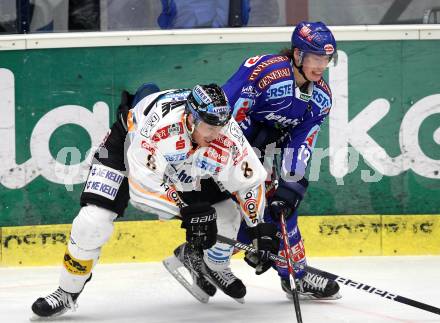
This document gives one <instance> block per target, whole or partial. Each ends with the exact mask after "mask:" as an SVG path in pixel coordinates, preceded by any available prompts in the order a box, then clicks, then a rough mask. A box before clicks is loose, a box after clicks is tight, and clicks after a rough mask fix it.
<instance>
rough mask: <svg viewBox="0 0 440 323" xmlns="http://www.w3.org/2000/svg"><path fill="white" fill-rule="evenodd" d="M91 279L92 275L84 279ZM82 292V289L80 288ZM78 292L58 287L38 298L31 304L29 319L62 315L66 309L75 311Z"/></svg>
mask: <svg viewBox="0 0 440 323" xmlns="http://www.w3.org/2000/svg"><path fill="white" fill-rule="evenodd" d="M91 279H92V275H90V277H89V278H88V279H87V280H86V282H85V284H87V283H88V282H89V281H90V280H91ZM81 292H82V290H81ZM81 292H79V293H68V292H66V291H64V290H63V289H61V287H58V288H57V290H56V291H54V292H53V293H52V294H49V295H47V296H46V297H40V298H38V299H37V300H36V301H35V302H34V303H33V304H32V312H34V314H35V315H34V316H33V317H31V321H35V320H38V319H40V318H48V317H57V316H60V315H63V314H64V313H66V312H67V311H68V310H72V311H75V310H76V308H77V307H78V305H77V304H76V301H77V299H78V296H79V294H81Z"/></svg>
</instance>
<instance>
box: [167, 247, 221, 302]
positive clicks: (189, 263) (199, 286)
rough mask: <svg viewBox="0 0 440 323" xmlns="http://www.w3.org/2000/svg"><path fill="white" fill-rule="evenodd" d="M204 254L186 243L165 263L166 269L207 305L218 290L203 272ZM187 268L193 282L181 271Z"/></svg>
mask: <svg viewBox="0 0 440 323" xmlns="http://www.w3.org/2000/svg"><path fill="white" fill-rule="evenodd" d="M202 261H203V260H202V253H201V251H197V250H195V249H193V248H192V247H191V246H190V245H189V244H187V243H184V244H182V245H180V246H179V247H177V248H176V249H175V250H174V256H171V257H169V258H167V259H165V260H164V261H163V264H164V266H165V268H166V269H167V270H168V271H169V272H170V274H171V275H173V276H174V278H176V279H177V281H178V282H179V283H180V284H182V286H183V287H185V288H186V289H187V290H188V292H190V293H191V294H192V295H193V296H194V297H195V298H196V299H197V300H198V301H200V302H202V303H207V302H208V301H209V297H211V296H214V295H215V293H216V291H217V289H216V288H215V286H214V285H212V284H211V283H210V282H209V281H207V280H206V279H205V278H204V277H203V274H202V272H201V266H202ZM181 267H185V268H186V269H187V270H188V271H189V273H190V274H191V279H192V282H190V281H188V280H187V279H186V278H185V277H184V275H182V273H181V272H180V271H179V268H181Z"/></svg>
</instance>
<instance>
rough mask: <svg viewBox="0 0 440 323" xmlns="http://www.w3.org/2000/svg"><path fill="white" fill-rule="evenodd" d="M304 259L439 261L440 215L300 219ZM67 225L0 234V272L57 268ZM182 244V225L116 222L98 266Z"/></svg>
mask: <svg viewBox="0 0 440 323" xmlns="http://www.w3.org/2000/svg"><path fill="white" fill-rule="evenodd" d="M299 227H300V229H301V233H302V236H303V239H304V243H305V246H306V250H307V255H308V256H312V257H313V256H315V257H318V256H321V257H326V256H362V255H364V256H380V255H385V256H390V255H440V243H439V241H440V215H401V216H400V215H398V216H397V215H350V216H348V215H347V216H302V217H301V216H300V217H299ZM69 231H70V225H67V224H62V225H41V226H21V227H3V228H0V239H1V248H0V266H21V265H23V266H45V265H55V264H61V262H62V257H63V255H64V251H65V249H66V245H67V241H68V239H69ZM183 241H184V231H183V230H182V229H180V221H177V220H172V221H152V220H150V221H127V222H116V223H115V231H114V233H113V236H112V238H111V239H110V241H109V242H108V243H107V244H106V245H105V246H104V248H103V254H102V257H101V260H100V262H101V263H117V262H144V261H162V260H163V259H164V258H167V257H168V256H170V255H171V254H172V252H173V250H174V248H175V247H176V246H177V245H178V244H180V243H181V242H183Z"/></svg>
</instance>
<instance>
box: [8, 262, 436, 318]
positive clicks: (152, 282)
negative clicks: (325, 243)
mask: <svg viewBox="0 0 440 323" xmlns="http://www.w3.org/2000/svg"><path fill="white" fill-rule="evenodd" d="M309 263H310V265H312V266H314V267H317V268H320V269H323V270H326V271H329V272H332V273H335V274H338V275H339V276H342V277H346V278H350V279H352V280H355V281H358V282H362V283H365V284H369V285H372V286H374V287H377V288H381V289H383V290H387V291H389V292H392V293H395V294H398V295H401V296H405V297H408V298H412V299H414V300H418V301H420V302H424V303H428V304H430V305H433V306H436V307H440V257H359V258H350V257H344V258H312V259H309ZM232 269H233V271H234V273H235V274H236V275H237V276H238V277H240V278H241V279H242V280H243V282H244V283H245V284H246V286H247V295H246V298H245V300H246V303H245V304H243V305H242V304H239V303H237V302H235V301H234V300H232V299H230V298H229V297H227V296H225V295H224V294H222V293H221V292H217V294H216V295H215V296H214V297H213V298H211V299H210V301H209V303H208V304H201V303H199V302H198V301H196V300H195V299H194V298H193V297H192V296H191V295H190V294H189V293H188V292H187V291H186V290H185V289H184V288H183V287H182V286H181V285H179V284H178V283H177V282H176V281H175V280H174V278H173V277H172V276H171V275H170V274H169V273H168V272H167V271H166V269H165V268H164V267H163V266H162V264H161V263H140V264H116V265H98V266H97V267H96V268H95V270H94V277H93V280H92V281H91V282H90V283H89V284H88V285H87V286H86V288H85V290H84V292H83V294H81V296H80V298H79V300H78V305H79V307H78V309H77V311H76V312H71V311H70V312H68V313H66V314H65V315H63V316H61V317H59V318H57V319H52V320H50V322H118V323H125V322H164V323H169V322H188V323H189V322H195V323H197V322H204V323H206V322H208V323H214V322H231V323H232V322H246V323H259V322H276V323H280V322H289V323H294V322H296V319H295V314H294V309H293V303H291V302H290V301H289V300H288V299H287V298H286V297H285V295H284V293H283V292H282V291H281V288H280V284H279V279H278V276H277V274H276V273H275V271H273V270H271V271H269V272H267V273H265V274H263V275H261V276H256V275H255V274H254V273H253V271H252V268H250V267H249V266H247V265H246V264H245V263H244V262H243V261H241V260H233V262H232ZM58 273H59V268H58V267H33V268H29V267H28V268H0V322H1V323H9V322H11V323H15V322H29V317H31V316H32V312H31V309H30V307H31V304H32V302H33V301H34V300H35V299H36V298H38V297H40V296H46V295H47V294H48V293H51V292H53V291H54V290H55V289H56V287H57V286H58ZM341 293H342V296H343V298H342V299H340V300H337V301H302V302H301V309H302V315H303V321H304V323H313V322H319V323H333V322H339V323H352V322H356V323H358V322H359V323H378V322H406V323H410V322H440V315H436V314H432V313H429V312H425V311H423V310H420V309H417V308H413V307H410V306H407V305H404V304H400V303H398V302H394V301H390V300H386V299H383V298H381V297H379V296H375V295H370V294H367V293H365V292H362V291H358V290H356V289H354V288H351V287H347V286H343V287H342V288H341Z"/></svg>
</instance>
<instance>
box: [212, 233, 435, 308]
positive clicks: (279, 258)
mask: <svg viewBox="0 0 440 323" xmlns="http://www.w3.org/2000/svg"><path fill="white" fill-rule="evenodd" d="M217 241H220V242H223V243H227V244H229V245H230V246H233V247H235V248H237V249H241V250H245V251H249V252H252V253H258V251H257V249H255V248H254V247H252V246H250V245H247V244H245V243H241V242H239V241H236V240H233V239H230V238H227V237H224V236H221V235H217ZM269 259H271V260H273V261H278V262H280V263H283V264H285V263H286V258H284V257H282V256H278V255H275V254H273V253H271V254H270V255H269ZM293 266H294V268H295V269H302V270H305V271H306V272H309V273H311V274H315V275H321V276H323V277H325V278H328V279H331V280H334V281H336V282H338V283H340V284H342V285H345V286H349V287H353V288H356V289H358V290H362V291H364V292H367V293H370V294H375V295H377V296H380V297H382V298H386V299H390V300H392V301H395V302H399V303H402V304H405V305H408V306H412V307H417V308H419V309H421V310H424V311H427V312H431V313H434V314H437V315H440V308H438V307H435V306H431V305H428V304H425V303H421V302H418V301H415V300H412V299H410V298H406V297H403V296H400V295H396V294H392V293H390V292H388V291H385V290H381V289H378V288H376V287H373V286H369V285H367V284H364V283H358V282H356V281H354V280H351V279H348V278H344V277H341V276H338V275H335V274H332V273H329V272H327V271H323V270H320V269H317V268H313V267H310V266H304V265H300V264H293Z"/></svg>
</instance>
